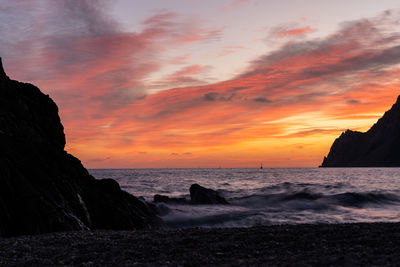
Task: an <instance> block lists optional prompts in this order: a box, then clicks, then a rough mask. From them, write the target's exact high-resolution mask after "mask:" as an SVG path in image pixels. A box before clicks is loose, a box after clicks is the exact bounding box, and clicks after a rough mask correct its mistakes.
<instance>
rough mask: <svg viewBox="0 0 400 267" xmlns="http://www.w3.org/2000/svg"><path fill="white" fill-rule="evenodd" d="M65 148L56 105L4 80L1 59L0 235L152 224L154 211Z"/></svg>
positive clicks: (35, 90)
mask: <svg viewBox="0 0 400 267" xmlns="http://www.w3.org/2000/svg"><path fill="white" fill-rule="evenodd" d="M64 147H65V135H64V128H63V125H62V124H61V121H60V117H59V115H58V108H57V105H56V104H55V103H54V102H53V101H52V99H51V98H50V97H49V96H48V95H45V94H43V93H42V92H41V91H40V90H39V89H38V88H37V87H35V86H34V85H31V84H27V83H21V82H18V81H14V80H11V79H9V78H8V77H7V75H6V74H5V72H4V70H3V66H2V64H1V59H0V236H13V235H22V234H40V233H46V232H54V231H67V230H87V229H121V230H132V229H137V228H151V227H155V226H157V224H158V222H159V218H158V217H157V216H156V215H155V212H154V211H152V210H151V209H149V208H148V207H146V205H145V204H144V203H143V202H141V201H139V200H138V199H137V198H136V197H134V196H132V195H130V194H128V193H127V192H124V191H122V190H121V189H120V187H119V184H118V183H117V182H116V181H114V180H112V179H104V180H97V179H95V178H94V177H93V176H91V175H90V174H89V173H88V171H87V170H86V169H85V168H84V167H83V165H82V164H81V162H80V161H79V160H78V159H77V158H75V157H74V156H72V155H70V154H68V153H67V152H66V151H64Z"/></svg>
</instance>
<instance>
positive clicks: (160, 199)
mask: <svg viewBox="0 0 400 267" xmlns="http://www.w3.org/2000/svg"><path fill="white" fill-rule="evenodd" d="M153 202H154V203H167V204H190V202H189V201H187V200H186V199H185V198H183V197H169V196H164V195H159V194H157V195H154V197H153Z"/></svg>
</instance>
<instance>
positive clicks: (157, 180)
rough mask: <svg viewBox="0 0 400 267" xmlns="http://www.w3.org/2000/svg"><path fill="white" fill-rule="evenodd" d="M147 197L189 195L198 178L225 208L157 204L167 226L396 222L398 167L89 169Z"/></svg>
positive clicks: (399, 204)
mask: <svg viewBox="0 0 400 267" xmlns="http://www.w3.org/2000/svg"><path fill="white" fill-rule="evenodd" d="M89 171H90V173H91V174H92V175H93V176H94V177H96V178H98V179H103V178H112V179H115V180H117V181H118V182H119V184H120V185H121V188H122V189H123V190H125V191H127V192H129V193H132V194H133V195H135V196H137V197H143V198H144V199H145V200H146V201H150V202H151V201H152V200H153V196H154V195H155V194H162V195H166V196H170V197H184V198H186V199H188V200H189V199H190V194H189V188H190V185H191V184H194V183H197V184H200V185H201V186H204V187H207V188H211V189H214V190H217V191H218V192H219V193H220V194H221V195H222V196H223V197H225V198H226V199H227V201H228V202H229V203H230V205H170V204H163V203H159V204H157V206H158V208H159V210H160V211H161V212H162V215H161V218H162V219H163V221H164V227H165V228H185V227H250V226H256V225H272V224H297V223H353V222H397V221H400V168H298V169H296V168H287V169H284V168H282V169H268V168H264V169H95V170H89Z"/></svg>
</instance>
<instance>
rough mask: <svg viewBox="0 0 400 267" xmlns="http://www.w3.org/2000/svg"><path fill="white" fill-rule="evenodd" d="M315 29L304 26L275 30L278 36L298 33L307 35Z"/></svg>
mask: <svg viewBox="0 0 400 267" xmlns="http://www.w3.org/2000/svg"><path fill="white" fill-rule="evenodd" d="M313 31H314V30H313V29H312V28H311V27H310V26H306V27H302V28H296V29H290V30H281V31H277V32H275V35H276V36H278V37H288V36H296V35H305V34H308V33H310V32H313Z"/></svg>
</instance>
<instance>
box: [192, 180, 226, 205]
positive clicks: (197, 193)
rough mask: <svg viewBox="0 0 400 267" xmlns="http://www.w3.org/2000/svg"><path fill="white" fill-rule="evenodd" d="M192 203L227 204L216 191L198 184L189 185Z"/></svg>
mask: <svg viewBox="0 0 400 267" xmlns="http://www.w3.org/2000/svg"><path fill="white" fill-rule="evenodd" d="M190 198H191V202H192V204H229V203H228V201H226V199H225V198H223V197H221V196H220V195H219V194H218V192H217V191H214V190H212V189H208V188H205V187H202V186H200V185H198V184H192V185H191V186H190Z"/></svg>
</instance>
